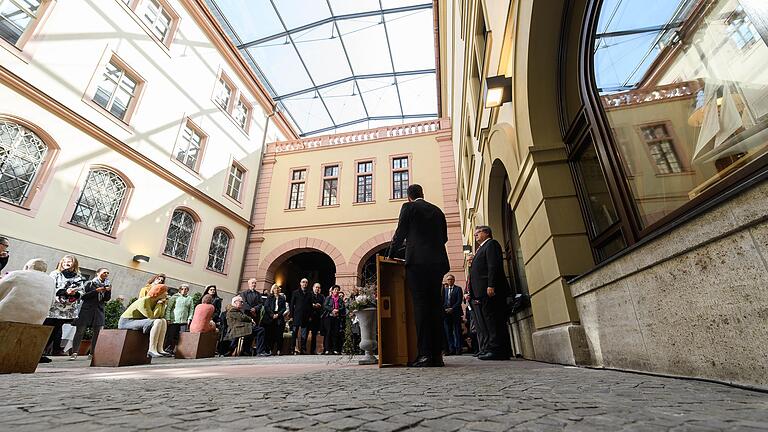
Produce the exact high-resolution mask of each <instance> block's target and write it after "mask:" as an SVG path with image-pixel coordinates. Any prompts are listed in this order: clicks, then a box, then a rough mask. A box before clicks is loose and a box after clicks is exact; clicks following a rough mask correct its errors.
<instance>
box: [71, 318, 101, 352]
mask: <svg viewBox="0 0 768 432" xmlns="http://www.w3.org/2000/svg"><path fill="white" fill-rule="evenodd" d="M88 327H91V328H92V329H93V338H91V354H93V353H94V350H95V349H96V341H98V340H99V332H100V331H101V329H103V328H104V326H89V325H87V324H86V325H79V326H77V330H75V337H74V338H73V339H72V353H73V354H77V351H78V350H79V349H80V342H82V340H83V335H84V334H85V329H87V328H88Z"/></svg>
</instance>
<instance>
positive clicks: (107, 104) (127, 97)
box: [93, 59, 140, 121]
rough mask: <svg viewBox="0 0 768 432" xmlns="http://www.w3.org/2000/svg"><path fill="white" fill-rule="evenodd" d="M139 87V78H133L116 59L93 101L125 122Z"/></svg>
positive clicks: (102, 80)
mask: <svg viewBox="0 0 768 432" xmlns="http://www.w3.org/2000/svg"><path fill="white" fill-rule="evenodd" d="M139 85H140V81H139V80H138V78H136V77H134V76H131V74H130V73H129V72H128V71H127V70H126V68H125V67H124V66H122V65H120V64H119V63H118V62H116V61H115V60H114V59H113V60H110V61H109V63H107V65H106V68H105V71H104V74H103V75H102V76H101V80H100V81H99V83H98V84H97V86H96V93H95V94H94V95H93V101H94V102H96V104H98V105H99V106H100V107H102V108H104V109H105V110H107V111H109V112H110V114H112V115H113V116H115V117H117V118H118V119H120V120H123V121H125V120H126V118H127V114H128V113H129V111H130V109H131V108H132V103H133V102H134V99H135V97H136V95H137V91H138V88H139Z"/></svg>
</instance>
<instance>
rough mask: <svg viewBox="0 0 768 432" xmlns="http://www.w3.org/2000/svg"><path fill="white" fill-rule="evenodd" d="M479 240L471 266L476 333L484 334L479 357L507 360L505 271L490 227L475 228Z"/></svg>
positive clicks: (507, 293)
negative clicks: (482, 347) (484, 340)
mask: <svg viewBox="0 0 768 432" xmlns="http://www.w3.org/2000/svg"><path fill="white" fill-rule="evenodd" d="M475 241H477V243H478V247H477V250H476V251H475V256H474V258H473V259H472V267H471V270H470V273H469V274H470V276H469V277H470V287H471V289H472V293H471V294H472V306H473V307H474V308H475V311H476V312H477V313H476V317H477V318H478V320H477V330H478V334H480V333H481V332H482V333H483V334H484V335H485V336H486V342H485V347H484V351H485V352H484V353H482V354H480V355H479V356H478V357H477V358H479V359H481V360H507V359H509V357H510V355H511V353H512V348H511V346H510V343H509V332H508V331H507V323H506V320H507V312H506V299H507V296H508V295H509V291H510V290H509V284H508V283H507V277H506V276H505V274H504V262H503V259H502V250H501V245H500V244H499V242H497V241H496V240H494V239H493V234H492V232H491V228H489V227H487V226H482V225H481V226H478V227H477V228H475Z"/></svg>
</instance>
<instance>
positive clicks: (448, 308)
mask: <svg viewBox="0 0 768 432" xmlns="http://www.w3.org/2000/svg"><path fill="white" fill-rule="evenodd" d="M455 282H456V278H455V277H454V276H453V275H452V274H448V275H445V279H443V312H444V315H443V331H444V333H445V339H446V341H447V342H448V349H447V350H446V353H447V354H448V355H458V354H461V312H462V311H461V301H462V299H463V297H464V295H463V294H464V293H463V290H462V289H461V287H460V286H458V285H454V283H455Z"/></svg>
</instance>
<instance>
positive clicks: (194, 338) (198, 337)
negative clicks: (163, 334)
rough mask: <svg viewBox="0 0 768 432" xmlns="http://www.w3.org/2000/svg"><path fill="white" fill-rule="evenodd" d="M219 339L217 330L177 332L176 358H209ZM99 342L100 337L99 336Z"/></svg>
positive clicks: (214, 351)
mask: <svg viewBox="0 0 768 432" xmlns="http://www.w3.org/2000/svg"><path fill="white" fill-rule="evenodd" d="M218 341H219V334H218V333H217V332H215V331H214V332H207V333H190V332H182V333H180V334H179V342H178V343H177V344H176V358H177V359H197V358H209V357H214V356H215V355H216V344H217V343H218ZM99 343H101V338H99Z"/></svg>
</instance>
